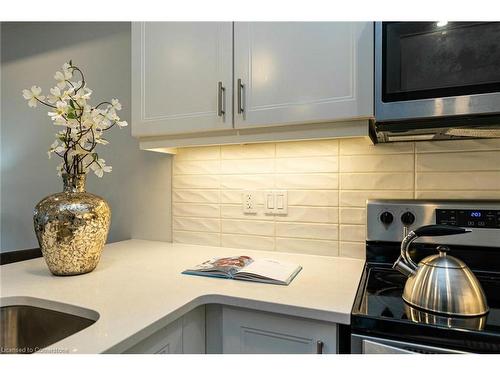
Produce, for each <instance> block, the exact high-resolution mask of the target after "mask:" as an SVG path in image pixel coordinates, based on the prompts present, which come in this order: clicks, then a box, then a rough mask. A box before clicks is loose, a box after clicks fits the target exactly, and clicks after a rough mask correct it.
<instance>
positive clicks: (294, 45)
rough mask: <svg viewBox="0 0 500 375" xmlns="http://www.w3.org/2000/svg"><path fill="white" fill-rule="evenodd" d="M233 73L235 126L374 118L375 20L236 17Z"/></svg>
mask: <svg viewBox="0 0 500 375" xmlns="http://www.w3.org/2000/svg"><path fill="white" fill-rule="evenodd" d="M234 72H235V73H234V82H235V90H237V91H235V95H234V97H235V104H234V111H235V117H234V118H235V120H234V121H235V127H236V128H244V127H254V126H268V125H282V124H293V123H308V122H309V123H314V122H327V121H332V120H340V119H349V118H356V117H371V116H373V23H372V22H236V23H235V24H234ZM240 82H241V84H242V86H240V85H239V83H240Z"/></svg>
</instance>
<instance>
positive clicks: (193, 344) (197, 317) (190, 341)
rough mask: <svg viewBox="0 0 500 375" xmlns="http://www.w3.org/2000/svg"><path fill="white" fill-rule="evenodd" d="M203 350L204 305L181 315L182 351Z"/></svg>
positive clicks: (195, 352)
mask: <svg viewBox="0 0 500 375" xmlns="http://www.w3.org/2000/svg"><path fill="white" fill-rule="evenodd" d="M205 352H206V350H205V306H200V307H197V308H196V309H194V310H191V311H190V312H188V313H187V314H185V315H184V316H183V317H182V353H183V354H205Z"/></svg>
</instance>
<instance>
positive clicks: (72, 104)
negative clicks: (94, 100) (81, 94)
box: [69, 99, 75, 109]
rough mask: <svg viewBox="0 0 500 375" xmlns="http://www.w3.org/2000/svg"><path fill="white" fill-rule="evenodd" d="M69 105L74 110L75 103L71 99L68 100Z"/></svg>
mask: <svg viewBox="0 0 500 375" xmlns="http://www.w3.org/2000/svg"><path fill="white" fill-rule="evenodd" d="M69 105H70V107H71V108H73V109H75V102H74V101H73V99H70V100H69Z"/></svg>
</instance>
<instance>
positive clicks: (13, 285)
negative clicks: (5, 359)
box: [0, 240, 364, 353]
mask: <svg viewBox="0 0 500 375" xmlns="http://www.w3.org/2000/svg"><path fill="white" fill-rule="evenodd" d="M232 255H249V256H251V257H254V258H258V257H267V258H273V259H276V260H284V261H290V262H295V263H299V264H300V265H302V267H303V269H302V271H301V272H300V273H299V274H298V275H297V277H296V278H295V279H294V280H293V281H292V282H291V284H290V285H288V286H281V285H271V284H262V283H253V282H247V281H237V280H227V279H217V278H210V277H200V276H191V275H183V274H181V272H182V271H183V270H184V269H186V268H189V267H192V266H194V265H196V264H199V263H201V262H203V261H205V260H207V259H209V258H211V257H216V256H232ZM363 266H364V261H363V260H359V259H350V258H335V257H324V256H314V255H302V254H291V253H281V252H269V251H254V250H246V249H232V248H221V247H212V246H198V245H185V244H179V243H168V242H155V241H143V240H129V241H123V242H117V243H113V244H109V245H106V246H105V248H104V250H103V254H102V258H101V261H100V263H99V265H98V266H97V268H96V269H95V270H94V271H93V272H91V273H88V274H85V275H79V276H70V277H57V276H53V275H51V274H50V272H49V270H48V268H47V266H46V264H45V261H44V260H43V258H37V259H32V260H28V261H24V262H18V263H12V264H8V265H4V266H1V273H0V278H1V287H0V288H1V289H0V291H1V293H0V295H1V297H2V304H3V305H6V304H9V305H10V304H19V303H23V301H24V300H25V299H26V297H34V298H36V299H41V300H42V301H39V303H38V304H39V305H40V307H48V308H53V309H55V310H61V311H66V312H73V313H76V314H80V315H81V314H84V315H88V316H89V317H91V316H92V315H95V313H93V311H95V312H97V313H98V314H99V319H98V320H97V322H96V323H94V324H93V325H91V326H90V327H88V328H86V329H84V330H82V331H80V332H78V333H76V334H74V335H72V336H69V337H67V338H65V339H64V340H61V341H59V342H58V343H56V344H53V345H52V346H50V347H48V348H46V351H48V352H50V350H51V349H53V350H54V351H57V350H61V351H64V352H69V353H103V352H112V353H113V352H114V353H116V352H121V351H123V350H124V349H126V348H128V347H130V346H132V345H134V344H135V343H137V342H139V341H140V340H142V339H144V338H145V337H147V336H149V335H150V334H151V333H153V332H155V331H156V330H157V329H159V328H161V327H162V326H164V325H166V324H169V323H171V322H173V321H174V320H176V319H177V318H179V317H180V316H182V315H184V314H185V313H186V312H188V311H190V310H192V309H193V308H195V307H198V306H201V305H204V304H207V303H218V304H225V305H231V306H239V307H244V308H251V309H256V310H262V311H268V312H275V313H281V314H287V315H293V316H299V317H304V318H310V319H318V320H323V321H327V322H334V323H341V324H349V323H350V313H351V308H352V305H353V302H354V298H355V295H356V290H357V288H358V284H359V281H360V278H361V274H362V271H363ZM43 300H49V301H51V302H50V303H48V304H47V303H46V302H44V301H43ZM32 301H33V300H32ZM79 308H83V309H79ZM89 310H92V311H89Z"/></svg>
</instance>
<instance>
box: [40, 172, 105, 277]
mask: <svg viewBox="0 0 500 375" xmlns="http://www.w3.org/2000/svg"><path fill="white" fill-rule="evenodd" d="M62 177H63V184H64V190H63V192H62V193H57V194H53V195H50V196H48V197H46V198H44V199H42V200H41V201H40V202H39V203H38V204H37V205H36V207H35V211H34V215H33V220H34V225H35V233H36V236H37V239H38V243H39V245H40V249H41V250H42V254H43V257H44V258H45V261H46V262H47V266H48V267H49V269H50V272H52V273H53V274H54V275H57V276H69V275H80V274H83V273H87V272H91V271H93V270H94V269H95V267H96V266H97V263H99V259H100V257H101V251H102V248H103V246H104V244H105V242H106V238H107V236H108V231H109V225H110V221H111V210H110V208H109V205H108V204H107V203H106V201H105V200H104V199H102V198H101V197H98V196H97V195H94V194H90V193H87V192H86V191H85V180H86V174H77V175H69V174H63V176H62Z"/></svg>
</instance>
